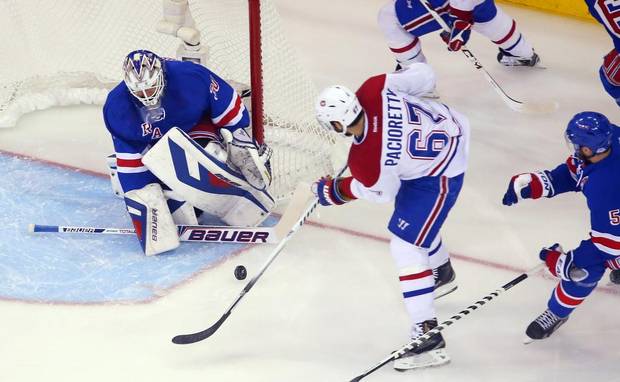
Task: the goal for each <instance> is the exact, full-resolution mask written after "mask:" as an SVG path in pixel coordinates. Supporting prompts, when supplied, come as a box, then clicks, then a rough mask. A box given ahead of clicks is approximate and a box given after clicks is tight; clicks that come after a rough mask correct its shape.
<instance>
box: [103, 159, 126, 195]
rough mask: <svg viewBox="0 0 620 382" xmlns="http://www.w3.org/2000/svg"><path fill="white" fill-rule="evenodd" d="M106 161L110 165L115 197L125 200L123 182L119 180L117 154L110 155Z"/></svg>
mask: <svg viewBox="0 0 620 382" xmlns="http://www.w3.org/2000/svg"><path fill="white" fill-rule="evenodd" d="M106 161H107V164H108V170H109V174H110V183H111V184H112V191H113V192H114V195H116V196H118V197H119V198H123V197H124V192H123V186H121V182H120V181H119V180H118V171H117V169H116V154H112V155H108V157H107V158H106Z"/></svg>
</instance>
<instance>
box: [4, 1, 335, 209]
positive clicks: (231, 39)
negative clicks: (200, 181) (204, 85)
mask: <svg viewBox="0 0 620 382" xmlns="http://www.w3.org/2000/svg"><path fill="white" fill-rule="evenodd" d="M252 1H255V0H252ZM189 5H190V9H191V13H192V16H193V18H194V20H195V22H196V27H197V28H198V29H199V30H200V31H201V33H202V44H203V45H206V47H207V48H208V61H207V63H206V64H207V67H209V68H210V69H211V70H213V71H214V72H215V73H217V74H219V75H220V76H221V77H222V78H225V79H231V80H234V81H237V82H241V83H245V84H250V83H251V82H252V81H251V80H252V78H251V77H252V76H254V78H255V81H256V80H258V81H261V84H262V93H263V94H262V101H263V102H262V112H263V117H262V119H263V122H264V123H263V125H264V129H263V131H259V132H255V134H261V133H263V134H264V140H265V142H266V143H268V144H269V145H270V146H271V147H272V148H273V149H274V156H273V158H272V162H271V163H272V169H273V173H274V182H273V185H272V192H273V195H274V196H275V197H276V198H277V199H278V200H281V199H285V198H286V197H287V196H288V195H290V193H291V192H292V190H294V188H295V186H296V185H297V183H298V182H299V181H302V180H305V181H309V180H312V179H315V178H317V177H319V176H321V175H324V174H329V173H333V166H332V162H333V161H332V159H331V158H332V156H333V151H334V140H333V137H332V136H331V134H329V133H327V132H325V131H324V130H322V129H321V128H320V126H319V125H318V124H317V123H316V122H315V119H314V116H313V105H314V98H315V95H316V90H315V88H314V86H313V84H312V82H311V81H310V79H309V76H308V75H307V74H306V72H305V71H304V70H303V68H302V67H301V65H300V64H299V62H298V60H297V58H296V56H295V54H294V51H293V50H292V48H291V46H290V44H289V43H288V42H287V40H286V38H285V33H284V31H283V29H282V26H281V23H280V21H279V16H278V13H277V11H276V9H275V6H274V5H273V4H272V3H271V2H270V1H269V0H260V13H259V14H256V13H255V14H252V15H250V12H249V11H248V0H190V1H189ZM2 6H3V8H4V10H3V12H0V30H1V31H2V33H0V45H1V46H3V47H4V48H5V50H4V54H3V55H1V56H0V127H12V126H15V125H16V124H17V122H18V120H19V118H20V117H21V116H22V115H23V114H25V113H28V112H31V111H34V110H37V109H45V108H49V107H53V106H59V105H71V104H78V103H85V104H95V105H102V104H103V102H104V101H105V97H106V95H107V92H108V91H109V90H110V89H111V88H112V87H114V86H115V85H116V84H117V83H118V82H119V81H120V80H121V74H122V73H121V62H122V59H123V58H124V57H125V55H126V54H127V53H128V52H130V51H132V50H135V49H149V50H153V51H154V52H156V53H158V54H160V55H161V56H165V57H174V56H175V52H176V49H177V47H178V45H179V40H178V39H176V38H174V37H172V36H168V35H164V34H160V33H157V32H156V31H155V26H156V24H157V22H158V21H159V20H161V19H162V4H161V0H132V1H127V0H106V1H100V0H82V1H61V2H51V1H46V0H5V1H3V5H2ZM250 17H252V18H255V17H259V19H258V21H260V32H261V35H262V44H261V45H260V47H261V48H262V54H261V56H260V63H261V66H262V68H260V69H259V70H254V73H253V74H251V71H250V54H249V46H250V42H249V41H250V32H249V29H250V28H249V22H250ZM254 21H256V19H254ZM257 76H258V77H257ZM253 113H254V111H253ZM253 125H254V126H257V127H258V126H260V125H261V124H259V123H256V121H254V123H253Z"/></svg>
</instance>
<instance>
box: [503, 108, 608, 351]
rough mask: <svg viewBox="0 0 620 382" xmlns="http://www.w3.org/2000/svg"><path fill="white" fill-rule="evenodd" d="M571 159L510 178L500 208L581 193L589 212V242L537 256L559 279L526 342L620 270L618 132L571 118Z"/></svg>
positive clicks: (602, 120)
mask: <svg viewBox="0 0 620 382" xmlns="http://www.w3.org/2000/svg"><path fill="white" fill-rule="evenodd" d="M565 136H566V139H567V141H568V142H569V143H570V145H571V146H572V147H573V148H574V150H575V152H574V155H573V156H571V157H569V158H568V160H567V161H566V163H563V164H561V165H559V166H558V167H556V168H555V169H553V170H551V171H548V170H545V171H538V172H534V173H526V174H519V175H515V176H513V177H512V179H511V180H510V184H509V186H508V191H506V194H505V195H504V199H503V203H504V205H507V206H510V205H512V204H515V203H517V202H519V201H520V200H522V199H538V198H540V197H543V196H544V197H547V198H551V197H554V196H556V195H559V194H562V193H564V192H569V191H575V192H582V193H583V195H584V196H585V197H586V200H587V204H588V208H589V209H590V225H591V231H590V234H589V237H588V238H587V239H585V240H583V241H582V242H581V244H580V245H579V246H578V247H577V248H575V249H572V250H570V251H564V250H563V249H562V247H561V246H560V245H559V244H557V243H556V244H553V245H551V246H549V247H547V248H543V249H542V250H541V251H540V259H541V260H543V261H545V262H546V264H547V267H548V268H549V270H550V271H551V273H552V274H553V275H554V276H556V277H558V278H559V279H560V281H559V283H558V285H557V286H556V287H555V288H554V290H553V292H552V294H551V298H550V299H549V303H548V308H547V310H545V311H544V312H543V313H542V314H541V315H540V316H538V317H537V318H536V319H535V320H534V321H533V322H532V323H531V324H530V325H529V326H528V327H527V330H526V334H527V336H528V337H529V339H531V340H540V339H543V338H546V337H548V336H550V335H551V334H552V333H553V332H554V331H555V330H557V329H558V328H559V327H560V325H562V324H563V323H565V322H566V321H567V320H568V317H569V315H570V314H571V312H572V311H573V310H574V309H575V308H576V307H577V306H579V304H581V303H582V302H583V301H584V299H585V298H586V297H587V296H588V295H589V294H590V293H591V292H592V291H593V290H594V288H595V287H596V285H597V283H598V281H599V280H600V279H601V277H602V276H603V274H604V272H605V269H606V268H611V269H620V193H619V192H618V190H620V177H619V176H618V174H620V128H618V127H617V126H616V125H614V124H612V123H610V122H609V120H608V119H607V117H605V116H604V115H602V114H600V113H596V112H591V111H585V112H582V113H578V114H576V115H575V116H574V117H573V118H572V119H571V120H570V122H569V123H568V126H567V128H566V134H565Z"/></svg>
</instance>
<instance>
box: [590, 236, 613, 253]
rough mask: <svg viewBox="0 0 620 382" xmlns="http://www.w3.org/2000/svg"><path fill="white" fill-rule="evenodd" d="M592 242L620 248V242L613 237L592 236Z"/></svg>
mask: <svg viewBox="0 0 620 382" xmlns="http://www.w3.org/2000/svg"><path fill="white" fill-rule="evenodd" d="M592 242H593V243H594V244H600V245H602V246H604V247H607V248H611V249H615V250H620V242H619V241H616V240H613V239H609V238H606V237H602V236H592Z"/></svg>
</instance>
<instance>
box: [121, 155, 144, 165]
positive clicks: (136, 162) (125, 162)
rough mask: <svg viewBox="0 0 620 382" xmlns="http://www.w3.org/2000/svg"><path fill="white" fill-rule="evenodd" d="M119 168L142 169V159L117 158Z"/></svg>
mask: <svg viewBox="0 0 620 382" xmlns="http://www.w3.org/2000/svg"><path fill="white" fill-rule="evenodd" d="M116 166H117V167H142V166H144V165H143V164H142V159H121V158H118V157H117V158H116Z"/></svg>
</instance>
